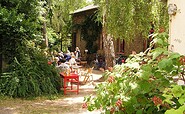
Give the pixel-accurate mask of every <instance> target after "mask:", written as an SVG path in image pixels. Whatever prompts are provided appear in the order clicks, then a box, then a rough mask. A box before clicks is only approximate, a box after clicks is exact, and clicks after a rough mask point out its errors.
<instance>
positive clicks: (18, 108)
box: [0, 70, 103, 114]
mask: <svg viewBox="0 0 185 114" xmlns="http://www.w3.org/2000/svg"><path fill="white" fill-rule="evenodd" d="M102 73H103V72H102V71H99V70H93V79H94V82H93V83H92V82H89V83H87V84H85V85H80V91H79V94H76V93H72V92H70V93H67V95H64V96H61V97H59V98H57V99H54V100H43V99H37V100H15V99H10V100H5V101H4V100H2V101H1V100H0V114H100V111H98V110H97V111H92V112H90V111H87V109H83V108H82V104H83V100H84V97H85V96H87V95H90V94H92V95H95V90H94V87H95V85H96V84H98V83H101V77H102Z"/></svg>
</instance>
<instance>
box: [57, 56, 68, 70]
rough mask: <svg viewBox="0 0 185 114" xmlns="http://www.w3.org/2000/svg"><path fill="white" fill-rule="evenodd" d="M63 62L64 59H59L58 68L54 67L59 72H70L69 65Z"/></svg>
mask: <svg viewBox="0 0 185 114" xmlns="http://www.w3.org/2000/svg"><path fill="white" fill-rule="evenodd" d="M65 62H66V59H65V58H63V59H60V60H59V61H58V66H56V67H57V69H58V70H59V72H65V71H67V70H70V67H69V65H68V64H66V63H65Z"/></svg>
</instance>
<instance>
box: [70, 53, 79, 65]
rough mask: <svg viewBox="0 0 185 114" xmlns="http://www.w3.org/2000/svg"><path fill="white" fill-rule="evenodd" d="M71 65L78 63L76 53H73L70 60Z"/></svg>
mask: <svg viewBox="0 0 185 114" xmlns="http://www.w3.org/2000/svg"><path fill="white" fill-rule="evenodd" d="M69 65H70V66H72V65H77V63H76V59H75V55H71V59H70V60H69Z"/></svg>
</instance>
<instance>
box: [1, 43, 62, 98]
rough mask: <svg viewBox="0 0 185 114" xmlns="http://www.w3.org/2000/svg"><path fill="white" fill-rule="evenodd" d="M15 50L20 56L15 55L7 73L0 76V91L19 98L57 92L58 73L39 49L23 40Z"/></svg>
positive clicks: (58, 86)
mask: <svg viewBox="0 0 185 114" xmlns="http://www.w3.org/2000/svg"><path fill="white" fill-rule="evenodd" d="M25 50H26V51H25ZM17 51H18V52H19V54H20V58H16V57H15V58H14V61H13V62H12V63H11V64H10V65H9V69H8V70H7V73H3V75H2V76H1V78H0V82H1V85H0V90H1V91H0V93H1V94H3V95H7V96H11V97H21V98H28V97H36V96H40V95H51V94H57V93H58V92H59V90H60V77H59V74H58V72H57V71H56V69H55V66H51V65H48V64H47V59H46V58H44V54H43V53H42V52H41V50H38V49H37V48H34V47H33V44H32V43H31V42H23V43H22V45H21V46H19V47H17Z"/></svg>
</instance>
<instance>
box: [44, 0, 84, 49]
mask: <svg viewBox="0 0 185 114" xmlns="http://www.w3.org/2000/svg"><path fill="white" fill-rule="evenodd" d="M85 5H86V1H85V0H63V1H61V0H47V7H48V23H47V25H48V28H52V29H53V30H54V32H55V33H56V34H57V35H58V38H59V41H60V42H58V43H60V44H61V50H63V49H64V51H65V50H66V49H65V48H66V47H64V45H62V44H67V45H70V44H69V43H68V42H69V37H70V35H71V27H72V23H71V22H72V20H71V15H70V13H71V12H73V11H74V10H76V9H79V8H81V7H83V6H85ZM62 48H63V49H62Z"/></svg>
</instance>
